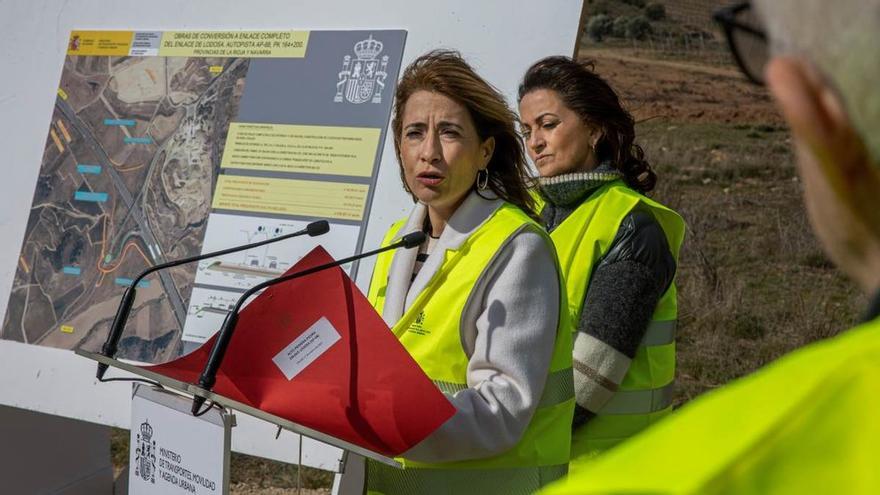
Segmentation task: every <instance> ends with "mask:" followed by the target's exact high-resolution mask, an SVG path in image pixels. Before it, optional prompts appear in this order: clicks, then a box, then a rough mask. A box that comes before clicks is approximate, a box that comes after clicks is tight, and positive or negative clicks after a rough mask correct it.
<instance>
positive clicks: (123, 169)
mask: <svg viewBox="0 0 880 495" xmlns="http://www.w3.org/2000/svg"><path fill="white" fill-rule="evenodd" d="M107 158H110V157H109V156H108V157H107ZM110 162H111V163H113V166H114V167H116V170H117V171H119V172H131V171H132V170H137V169H139V168H142V167H143V166H144V164H143V163H141V164H140V165H133V166H131V167H128V168H122V165H121V164H120V163H119V162H117V161H116V160H114V159H112V158H110Z"/></svg>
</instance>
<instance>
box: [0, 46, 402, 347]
mask: <svg viewBox="0 0 880 495" xmlns="http://www.w3.org/2000/svg"><path fill="white" fill-rule="evenodd" d="M404 39H405V32H404V31H311V32H309V31H290V32H245V31H241V32H131V31H102V32H94V31H91V32H90V31H75V32H73V33H71V37H70V41H69V46H68V54H67V57H66V58H65V61H64V67H63V71H62V74H61V81H60V84H59V89H58V94H57V95H56V98H55V105H54V111H53V114H52V120H51V123H50V125H49V130H48V135H47V138H46V145H45V149H44V152H43V157H42V163H41V164H40V173H39V177H38V180H37V184H36V189H35V193H34V200H33V204H32V207H31V210H30V216H29V219H28V223H27V228H26V232H25V237H24V240H23V244H22V250H21V254H20V257H19V259H18V266H17V271H16V274H15V279H14V281H13V287H12V291H11V294H10V299H9V304H8V307H7V313H6V316H5V319H4V322H3V327H2V331H0V337H2V338H3V339H9V340H15V341H20V342H24V343H27V344H34V345H44V346H51V347H59V348H64V349H72V348H75V347H78V346H83V347H85V348H87V349H90V350H97V349H99V348H100V346H101V344H102V343H103V341H104V339H105V338H106V335H107V331H108V329H109V324H110V322H111V321H112V319H113V316H114V315H115V313H116V308H117V305H118V303H119V299H120V297H121V295H122V292H123V291H124V290H125V287H127V286H128V285H130V284H131V283H132V280H133V279H134V278H135V277H136V276H137V275H138V274H139V273H140V272H141V271H143V270H144V269H145V268H147V267H149V266H152V265H155V264H158V263H163V262H166V261H169V260H173V259H177V258H181V257H186V256H192V255H195V254H199V253H202V252H209V251H214V250H217V249H223V248H227V247H230V246H234V245H238V244H245V243H249V242H256V241H259V240H264V239H268V238H271V237H274V236H279V235H283V234H286V233H289V232H291V231H295V230H298V229H301V228H303V227H304V226H305V225H306V224H307V223H308V222H310V221H312V220H315V219H320V218H326V219H328V220H329V221H330V222H331V231H330V233H329V234H327V235H325V236H323V237H322V238H315V239H311V238H298V239H295V240H290V241H284V242H281V243H278V244H273V245H269V246H264V247H262V248H258V249H254V250H249V251H245V252H241V253H235V254H233V255H228V256H224V257H221V258H219V259H211V260H206V261H204V262H201V263H197V264H196V263H194V264H189V265H183V266H180V267H176V268H172V269H168V270H163V271H159V272H157V273H155V274H153V275H150V276H148V277H147V278H145V279H144V280H142V281H141V282H140V284H139V286H138V296H137V299H136V301H135V304H134V306H133V309H132V312H131V316H130V318H129V320H128V326H127V327H126V332H125V334H124V336H123V339H122V340H121V342H120V351H119V354H118V355H119V356H120V357H125V358H130V359H135V360H138V361H144V362H161V361H166V360H169V359H172V358H174V357H176V356H179V355H180V354H182V353H184V352H188V351H189V350H191V349H192V348H194V347H195V346H197V345H198V344H199V343H201V342H204V341H205V340H206V339H207V338H208V337H210V335H211V334H212V333H213V332H214V331H216V330H217V329H218V328H219V326H220V323H221V322H222V319H223V317H224V316H225V312H226V310H227V309H228V307H229V306H230V305H231V304H232V303H234V301H235V299H236V298H237V297H238V296H239V295H240V294H241V293H242V292H243V291H244V290H246V289H247V288H249V287H250V286H252V285H255V284H257V283H259V282H262V281H264V280H266V279H268V278H271V277H274V276H277V275H280V274H281V273H283V272H284V271H285V270H286V269H287V268H289V267H290V266H292V265H293V264H294V263H296V261H298V260H299V258H301V257H302V256H303V255H305V254H306V253H307V252H308V251H309V250H310V249H311V248H312V247H314V246H315V245H316V244H318V243H321V244H322V245H324V246H325V248H326V249H327V250H328V251H329V252H330V253H331V254H333V255H334V256H335V257H337V258H339V257H343V256H348V255H351V254H352V253H354V252H355V251H357V250H359V249H360V247H361V244H362V241H363V235H364V232H365V229H364V226H365V222H366V219H367V218H368V212H369V207H370V204H371V201H372V190H373V189H374V186H375V180H376V173H377V169H378V163H379V160H380V158H381V143H382V142H383V141H384V135H385V132H386V130H387V121H388V115H389V113H390V108H391V106H390V105H391V99H392V97H393V91H394V83H395V80H396V77H397V73H398V71H399V67H400V59H401V56H402V51H403V43H404ZM300 239H306V240H303V241H301V242H297V241H298V240H300Z"/></svg>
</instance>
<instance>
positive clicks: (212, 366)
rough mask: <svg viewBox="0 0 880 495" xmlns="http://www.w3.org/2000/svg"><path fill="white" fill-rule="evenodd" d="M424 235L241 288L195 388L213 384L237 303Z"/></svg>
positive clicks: (196, 404) (412, 243)
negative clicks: (289, 281)
mask: <svg viewBox="0 0 880 495" xmlns="http://www.w3.org/2000/svg"><path fill="white" fill-rule="evenodd" d="M425 238H426V235H425V233H424V232H421V231H416V232H411V233H409V234H406V235H405V236H403V237H401V238H400V240H399V241H397V242H395V243H392V244H389V245H387V246H385V247H381V248H379V249H374V250H372V251H367V252H366V253H360V254H356V255H354V256H349V257H348V258H344V259H341V260H337V261H333V262H331V263H324V264H323V265H318V266H314V267H312V268H308V269H306V270H303V271H300V272H296V273H291V274H288V275H284V276H282V277H278V278H273V279H272V280H266V281H265V282H262V283H259V284H257V285H255V286H253V287H251V288H250V289H248V290H247V291H245V293H244V294H242V295H241V297H239V298H238V301H236V302H235V306H234V307H233V308H232V309H231V310H230V311H229V313H227V314H226V319H225V320H223V326H221V327H220V331H219V332H218V333H217V340H215V341H214V347H212V348H211V354H210V355H209V356H208V361H207V362H206V363H205V368H204V370H202V374H201V375H200V376H199V387H201V388H203V389H205V390H208V391H210V390H211V388H212V387H213V386H214V383H215V382H216V380H217V371H218V370H219V369H220V364H221V363H222V362H223V356H224V355H225V354H226V348H227V347H229V341H230V340H231V339H232V333H233V332H234V331H235V325H236V323H238V312H239V309H241V305H242V304H244V302H245V301H246V300H247V299H248V298H249V297H251V296H252V295H254V294H255V293H257V292H258V291H261V290H263V289H265V288H267V287H270V286H272V285H276V284H280V283H283V282H287V281H288V280H293V279H296V278H300V277H305V276H306V275H311V274H313V273H315V272H319V271H321V270H326V269H328V268H333V267H335V266H340V265H344V264H346V263H350V262H352V261H355V260H359V259H361V258H367V257H370V256H375V255H377V254H379V253H382V252H385V251H390V250H392V249H398V248H401V247H402V248H404V249H410V248H414V247H416V246H418V245H420V244H421V243H423V242H425ZM204 403H205V398H204V397H201V396H199V395H196V396H194V397H193V406H192V413H193V415H199V414H200V413H199V409H201V407H202V405H203V404H204Z"/></svg>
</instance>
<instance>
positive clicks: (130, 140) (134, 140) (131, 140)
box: [123, 136, 153, 144]
mask: <svg viewBox="0 0 880 495" xmlns="http://www.w3.org/2000/svg"><path fill="white" fill-rule="evenodd" d="M123 141H124V142H125V143H127V144H153V138H151V137H128V136H126V137H125V139H123Z"/></svg>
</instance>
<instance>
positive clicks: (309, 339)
mask: <svg viewBox="0 0 880 495" xmlns="http://www.w3.org/2000/svg"><path fill="white" fill-rule="evenodd" d="M341 338H342V337H341V336H340V335H339V332H338V331H337V330H336V328H334V327H333V324H331V323H330V321H329V320H328V319H327V318H324V317H321V319H320V320H318V321H316V322H315V324H314V325H312V326H311V327H309V329H308V330H306V331H305V332H303V333H302V335H300V336H299V337H297V338H296V339H295V340H294V341H293V342H291V343H290V345H288V346H287V347H285V348H284V349H282V350H281V352H279V353H278V354H276V355H275V357H273V358H272V362H273V363H275V366H278V369H280V370H281V372H282V373H284V376H286V377H287V379H288V380H293V377H295V376H296V375H298V374H300V372H302V370H304V369H306V367H308V365H310V364H312V363H313V362H314V361H315V360H316V359H318V358H319V357H321V354H324V353H325V352H327V351H328V350H329V349H330V348H331V347H333V344H335V343H336V342H338V341H339V339H341Z"/></svg>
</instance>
